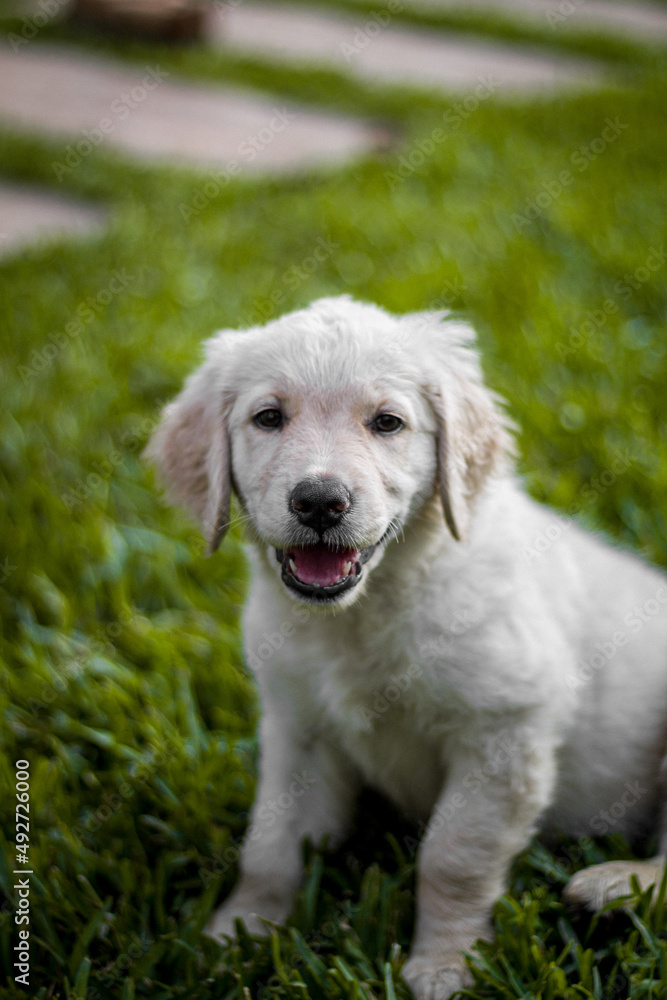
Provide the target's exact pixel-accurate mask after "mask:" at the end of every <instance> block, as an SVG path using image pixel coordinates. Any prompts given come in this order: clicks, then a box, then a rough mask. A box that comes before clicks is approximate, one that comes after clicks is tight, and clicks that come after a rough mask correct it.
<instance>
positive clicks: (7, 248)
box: [0, 183, 107, 257]
mask: <svg viewBox="0 0 667 1000" xmlns="http://www.w3.org/2000/svg"><path fill="white" fill-rule="evenodd" d="M106 214H107V213H106V212H105V211H104V210H103V209H100V208H95V207H93V206H91V205H87V204H86V203H85V202H79V201H74V200H73V199H69V198H60V197H59V196H58V195H56V194H52V193H51V192H49V191H43V190H41V189H40V188H31V187H27V186H24V185H19V184H7V183H0V257H9V256H11V255H13V254H15V253H16V252H18V251H19V250H20V249H21V248H22V247H23V246H26V245H28V244H30V243H35V242H40V241H42V240H48V239H51V238H54V237H59V236H62V235H64V234H65V235H71V236H87V235H89V234H91V233H96V232H100V231H101V230H102V229H103V228H104V224H105V221H106Z"/></svg>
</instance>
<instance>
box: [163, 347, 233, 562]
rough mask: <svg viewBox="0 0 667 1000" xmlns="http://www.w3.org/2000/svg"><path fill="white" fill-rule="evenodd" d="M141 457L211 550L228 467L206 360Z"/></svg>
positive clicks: (217, 396)
mask: <svg viewBox="0 0 667 1000" xmlns="http://www.w3.org/2000/svg"><path fill="white" fill-rule="evenodd" d="M144 455H145V457H147V458H148V459H149V460H150V461H152V462H153V463H154V464H155V465H156V466H157V468H158V470H159V472H160V476H161V478H162V480H163V482H164V485H165V487H166V490H167V494H168V496H169V497H170V499H172V500H173V501H174V502H176V503H179V504H181V505H182V506H184V507H186V508H187V509H188V510H189V511H190V512H191V513H192V514H193V515H194V516H195V517H196V518H197V519H198V520H199V522H200V523H201V525H202V529H203V533H204V537H205V538H206V541H207V542H208V547H209V552H210V553H213V552H215V550H216V549H217V548H218V546H219V545H220V542H221V541H222V539H223V537H224V534H225V531H226V530H227V525H228V521H229V501H230V493H231V471H230V446H229V436H228V433H227V426H226V413H225V406H224V396H223V393H222V392H221V391H220V390H219V389H217V387H216V385H215V371H214V368H213V366H212V365H211V362H208V363H206V364H204V365H203V366H202V367H201V368H200V369H199V370H198V371H196V372H195V373H194V374H193V375H191V376H190V378H189V379H188V381H187V382H186V384H185V388H184V389H183V391H182V392H181V394H180V395H179V396H177V398H176V399H175V400H174V401H173V402H172V403H169V404H168V405H167V406H166V407H165V408H164V410H163V411H162V420H161V422H160V424H159V426H158V428H157V430H156V431H155V433H154V434H153V437H152V438H151V440H150V442H149V443H148V446H147V448H146V450H145V452H144Z"/></svg>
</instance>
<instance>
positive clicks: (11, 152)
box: [0, 0, 667, 1000]
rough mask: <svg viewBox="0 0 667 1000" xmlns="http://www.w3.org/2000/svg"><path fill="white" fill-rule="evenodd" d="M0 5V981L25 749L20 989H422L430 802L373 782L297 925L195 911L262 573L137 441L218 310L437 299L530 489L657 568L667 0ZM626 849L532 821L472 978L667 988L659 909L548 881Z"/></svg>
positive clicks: (240, 321)
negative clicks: (414, 969) (403, 797)
mask: <svg viewBox="0 0 667 1000" xmlns="http://www.w3.org/2000/svg"><path fill="white" fill-rule="evenodd" d="M0 24H1V25H2V28H3V35H4V40H3V42H2V45H1V46H0V133H1V135H2V142H1V143H0V309H1V310H2V325H1V327H0V331H1V332H0V336H1V337H2V348H3V349H2V369H3V380H2V393H1V395H0V411H1V413H2V435H1V439H0V476H1V477H2V499H1V504H2V507H1V510H2V532H1V535H0V537H1V539H2V542H1V544H2V552H1V553H0V601H1V607H2V635H1V639H0V642H1V644H2V645H1V655H2V666H1V669H2V672H3V684H2V688H1V693H0V698H1V699H2V708H3V715H4V719H5V722H4V726H3V728H2V734H1V737H0V739H1V741H2V746H1V752H0V773H1V774H2V781H3V789H4V791H5V792H6V793H7V794H3V796H2V805H1V807H0V808H2V824H1V828H2V833H3V845H2V856H1V857H2V861H1V863H0V887H1V888H2V890H3V895H2V906H1V912H0V962H1V963H2V977H3V978H2V985H0V994H1V995H2V996H7V997H19V996H25V995H26V988H24V987H21V986H19V985H17V984H16V983H15V981H14V977H15V975H16V970H15V969H13V962H14V952H13V950H12V949H13V948H14V946H15V944H16V934H17V927H16V925H15V923H14V911H15V907H16V896H15V893H14V890H13V888H12V886H13V884H14V882H13V880H14V876H13V874H12V872H13V870H14V869H15V867H16V852H15V848H14V846H13V845H14V842H15V827H14V811H13V804H14V784H15V762H16V760H18V759H24V760H25V759H27V760H28V761H29V764H30V768H29V770H30V795H31V810H32V811H31V817H30V818H31V829H30V865H31V869H32V871H33V874H32V875H31V876H30V877H31V923H30V930H31V939H30V940H31V966H32V975H31V979H30V986H29V988H27V992H28V993H29V995H34V996H38V997H43V998H45V1000H46V998H51V997H77V998H83V997H89V998H94V1000H98V998H106V997H119V998H120V997H122V998H124V1000H130V998H132V997H134V996H137V997H139V996H141V997H152V998H155V1000H157V998H158V997H160V998H172V997H180V996H187V997H203V998H209V997H229V998H232V997H243V998H244V1000H249V998H256V997H261V998H262V1000H264V998H268V997H288V998H297V997H298V998H304V997H306V998H307V997H313V998H315V1000H317V998H324V1000H338V998H341V1000H342V998H356V1000H358V998H361V997H363V998H367V1000H371V998H373V997H378V998H379V997H386V998H388V1000H391V998H392V997H394V996H396V997H399V998H407V997H408V992H407V990H406V988H405V987H404V986H403V984H402V981H401V980H400V975H399V970H400V966H401V963H402V961H403V958H404V955H405V949H406V946H407V942H408V941H409V936H410V928H411V920H412V911H411V906H412V903H411V899H412V892H411V890H412V884H413V883H412V879H413V875H414V870H413V869H414V844H415V840H414V831H410V830H409V829H407V828H406V827H405V825H404V824H403V823H402V821H401V820H400V819H399V818H397V817H394V816H393V815H391V814H387V813H386V812H385V811H384V810H385V807H384V806H383V805H381V804H380V803H378V802H374V803H373V807H372V808H371V809H370V815H371V816H372V819H371V820H366V821H364V823H363V824H361V827H362V828H361V829H360V831H359V833H358V835H357V839H356V840H355V841H354V842H353V845H352V846H351V847H348V848H346V850H345V851H344V852H343V853H342V854H341V855H340V856H339V857H337V858H336V859H335V860H334V861H333V862H332V861H331V860H330V859H329V858H328V857H327V856H326V855H324V856H323V855H321V854H319V853H318V852H316V851H310V852H309V854H308V877H307V881H306V887H305V889H304V892H303V893H302V895H301V896H300V898H299V902H298V905H297V909H296V911H295V917H294V925H293V928H292V930H291V931H290V930H285V929H280V930H277V931H276V934H275V936H274V940H273V942H272V944H266V943H260V942H255V941H252V940H251V939H249V938H248V937H247V936H244V935H243V934H241V936H240V938H239V939H238V940H237V941H236V942H234V943H233V944H232V945H230V947H229V948H228V949H226V950H225V951H224V952H221V950H220V949H219V948H218V947H217V946H216V945H214V944H212V943H211V942H206V941H205V940H203V939H202V937H201V928H202V926H203V925H204V923H205V922H206V919H207V916H208V914H209V912H210V910H211V908H212V907H213V905H214V902H215V900H216V899H219V898H220V897H221V896H222V895H223V894H224V893H225V892H226V891H228V889H229V887H230V886H231V884H232V883H233V880H234V877H235V872H236V865H237V862H238V846H239V844H240V841H241V837H242V834H243V830H244V828H245V825H246V823H247V810H248V808H249V805H250V803H251V801H252V795H253V786H254V780H255V777H254V776H255V764H256V761H255V740H254V731H255V723H256V716H257V705H256V700H255V694H254V686H253V683H252V681H251V679H250V677H249V675H248V672H247V670H246V668H245V666H244V665H243V662H242V656H241V649H240V630H239V610H240V608H241V606H242V603H243V599H244V592H245V580H246V575H245V574H246V569H245V562H244V556H243V551H242V546H241V538H240V535H238V534H232V535H231V537H228V538H227V540H226V541H225V543H224V546H223V547H222V550H221V551H220V552H219V553H218V554H216V556H215V557H214V558H211V559H206V558H205V557H204V555H203V547H202V543H201V541H200V539H199V537H198V534H197V531H196V529H195V527H194V525H192V524H190V523H189V522H188V521H187V520H186V519H185V517H184V516H183V515H182V514H180V513H178V512H176V511H174V510H171V509H168V508H167V507H166V506H164V504H163V503H162V501H161V499H160V494H159V490H157V488H156V486H155V483H154V481H153V479H152V476H151V474H150V473H149V471H148V470H147V469H146V468H145V466H144V464H143V462H142V460H141V452H142V450H143V448H144V446H145V444H146V443H147V440H148V438H149V436H150V434H151V432H152V430H153V429H154V427H155V426H156V423H157V421H158V417H159V412H160V409H161V408H162V406H163V405H164V404H165V402H167V401H168V400H169V399H170V398H171V397H173V395H174V394H175V393H176V392H177V391H178V389H179V388H180V386H181V384H182V382H183V379H184V377H185V376H186V375H187V374H188V373H189V372H190V371H192V370H193V369H194V368H195V367H196V366H197V364H198V363H199V359H200V356H201V353H200V344H201V341H202V340H203V339H204V338H206V337H208V336H210V335H211V334H212V333H213V332H214V331H215V330H217V329H221V328H223V327H241V326H250V325H255V324H258V323H263V322H265V321H266V320H268V319H271V318H272V317H274V316H277V315H280V314H281V313H283V312H286V311H289V310H291V309H293V308H296V307H298V306H303V305H305V304H307V303H308V302H310V301H311V300H312V299H314V298H317V297H319V296H322V295H336V294H341V293H349V294H351V295H353V296H355V297H358V298H361V299H368V300H372V301H374V302H377V303H379V304H381V305H383V306H385V307H387V308H388V309H390V310H394V311H396V312H403V311H409V310H416V309H425V308H433V309H455V310H458V311H461V312H463V313H464V314H465V315H466V316H467V317H468V318H469V319H470V320H471V321H472V322H473V323H474V325H475V326H476V328H477V330H478V331H479V338H480V343H481V347H482V352H483V357H484V364H485V370H486V374H487V378H488V380H489V382H490V383H491V384H492V385H493V386H494V388H495V389H496V390H498V391H499V392H500V393H502V394H503V396H505V398H506V399H507V401H508V405H509V410H510V412H511V414H512V416H513V417H514V418H515V419H516V420H517V422H518V423H519V425H520V427H521V432H520V437H519V450H520V456H521V458H520V468H521V473H522V476H523V478H524V481H525V484H526V487H527V489H529V490H530V492H531V493H532V494H533V495H534V496H535V497H536V498H537V499H539V500H541V501H545V502H548V503H550V504H552V505H554V506H555V507H557V508H559V509H561V510H563V511H566V512H568V513H570V514H573V515H574V516H576V517H578V518H579V520H581V521H583V522H584V523H585V524H587V525H588V526H589V527H593V528H594V529H595V530H600V531H604V532H606V533H607V534H608V535H610V536H611V537H612V538H614V539H616V540H617V541H618V542H619V543H620V544H623V545H625V546H629V547H631V548H633V549H635V550H636V551H639V552H640V553H642V554H643V555H644V556H645V557H646V558H648V559H651V560H652V561H655V562H657V563H660V564H662V565H667V545H666V543H665V539H666V537H667V512H666V505H665V497H666V496H667V456H666V453H665V441H666V440H667V393H666V390H667V357H666V352H667V342H666V337H665V310H666V306H667V266H666V264H667V257H666V256H665V253H666V251H665V244H666V243H667V240H666V239H665V237H666V233H665V203H666V199H667V176H666V173H665V160H666V158H667V144H666V137H667V121H666V118H665V106H666V96H667V95H666V88H665V81H666V76H667V73H666V64H665V52H666V49H667V4H664V3H662V2H657V0H656V2H653V3H648V2H647V3H633V2H631V0H625V2H615V0H474V2H467V3H465V2H463V0H459V2H455V0H453V2H450V0H291V2H289V3H282V2H280V0H272V2H265V0H210V2H205V0H202V2H201V3H195V2H187V0H162V2H159V0H136V2H132V0H79V2H76V3H70V2H66V0H36V2H32V0H31V2H26V3H18V2H17V3H10V2H9V0H3V2H2V4H1V5H0ZM544 544H557V540H554V539H545V540H537V549H539V546H541V545H544ZM537 549H536V552H535V553H527V554H526V557H527V558H535V557H539V551H537ZM387 831H389V833H388V832H387ZM625 850H626V848H625V846H624V845H622V844H619V843H618V842H617V841H615V840H614V838H606V839H604V840H603V841H595V842H593V841H590V840H588V838H585V843H580V844H572V843H565V844H563V845H562V846H561V848H560V849H559V852H557V853H556V855H551V854H549V853H548V852H547V851H546V850H545V849H544V848H543V847H541V846H540V845H539V844H538V843H537V842H536V843H535V844H534V845H533V848H532V849H531V851H529V852H528V854H527V855H526V856H525V857H524V858H523V859H522V861H521V863H520V864H519V865H518V866H517V869H516V872H515V874H514V879H513V882H512V888H511V890H510V892H509V893H508V895H507V897H505V898H504V901H503V902H502V903H501V904H499V907H498V911H497V913H496V927H497V930H498V937H497V940H496V942H495V943H494V944H492V945H489V946H485V947H484V948H482V950H481V951H480V952H479V953H477V954H476V956H475V961H476V970H477V971H476V972H475V988H474V991H472V992H471V994H470V995H471V996H474V997H479V998H481V997H491V996H506V997H515V996H516V997H519V996H531V997H533V996H534V997H561V996H562V997H568V998H574V997H578V998H580V997H593V996H595V997H604V998H605V1000H613V998H615V997H618V998H621V997H626V996H630V995H631V996H633V997H634V996H637V997H639V996H642V997H643V996H652V997H656V998H657V997H665V996H667V983H666V981H665V978H664V962H665V961H666V959H665V947H666V945H665V941H664V933H663V929H662V926H661V925H660V921H659V920H658V923H657V924H656V923H655V918H653V917H650V916H649V915H648V911H646V912H645V913H643V918H642V919H643V920H644V923H643V924H642V927H643V929H642V931H641V934H640V932H639V930H637V927H638V925H637V923H636V920H635V922H634V923H633V922H631V920H630V919H629V918H624V917H621V916H619V917H617V918H616V923H615V924H614V925H613V928H612V929H611V930H605V931H604V933H602V932H601V931H600V930H599V928H598V927H597V924H596V922H595V921H593V922H592V923H591V922H589V921H588V920H587V918H585V917H578V918H574V917H572V916H571V915H569V914H567V913H566V912H565V911H564V909H563V907H562V905H561V903H560V896H559V889H560V886H561V885H562V883H563V882H564V881H565V879H566V878H567V877H568V875H569V874H570V873H571V872H572V871H573V870H575V869H576V868H577V867H578V866H580V865H581V864H583V863H585V862H590V861H595V860H602V859H603V858H606V857H615V856H617V855H618V856H622V854H623V852H624V851H625ZM642 912H643V911H642ZM636 919H639V917H637V918H636ZM652 920H653V921H654V922H653V923H651V921H652ZM660 956H662V962H663V966H662V969H663V971H662V972H661V966H660ZM220 961H222V971H221V972H220V973H219V974H218V975H217V976H216V977H213V969H214V967H215V963H216V962H220Z"/></svg>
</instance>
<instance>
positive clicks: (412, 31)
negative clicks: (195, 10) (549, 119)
mask: <svg viewBox="0 0 667 1000" xmlns="http://www.w3.org/2000/svg"><path fill="white" fill-rule="evenodd" d="M555 2H557V0H555ZM210 37H211V39H212V41H213V42H215V43H216V44H219V45H224V46H226V47H229V48H231V49H233V50H238V51H244V52H253V53H258V54H267V55H270V56H271V57H272V58H276V59H286V60H295V59H300V60H308V61H316V62H318V63H319V64H320V65H321V64H322V63H326V64H328V65H331V66H335V67H337V68H338V69H342V70H345V71H348V72H350V73H353V74H357V75H359V76H361V77H364V78H367V79H371V80H381V81H384V82H389V83H406V82H407V83H411V84H415V85H419V86H437V87H440V88H445V89H449V90H456V91H465V90H468V89H470V88H474V87H475V86H476V85H478V84H479V82H480V78H484V79H488V78H492V79H493V80H494V81H495V87H494V91H498V92H502V93H507V94H509V93H512V94H516V93H517V92H521V93H523V92H526V91H529V92H535V91H545V90H546V91H552V90H554V89H556V88H562V87H586V86H591V85H599V83H600V82H601V80H602V74H601V70H600V67H599V65H598V64H597V63H596V62H595V61H593V60H587V59H583V58H574V57H567V56H560V55H558V54H552V53H547V52H543V51H541V52H537V51H536V50H527V49H526V47H525V46H523V47H522V46H519V45H510V44H504V43H502V42H494V41H491V40H487V39H482V38H478V39H477V38H476V39H473V38H471V37H470V36H463V35H447V34H446V33H444V32H434V31H429V30H427V29H417V28H409V27H406V26H404V25H403V26H401V25H399V24H398V23H392V20H391V18H390V17H389V20H388V21H385V22H384V23H383V24H381V23H380V22H379V20H378V18H377V17H376V16H371V17H366V18H364V17H359V18H351V17H349V16H348V15H339V14H337V13H336V12H330V11H328V10H327V11H324V10H315V9H307V8H304V7H301V6H296V5H295V6H284V5H282V4H281V5H279V6H273V5H272V4H270V3H262V2H261V0H257V2H255V0H244V2H243V3H242V4H240V5H238V6H233V7H231V6H230V7H227V6H225V7H224V8H219V9H218V11H217V13H216V14H215V15H214V16H213V17H212V18H211V21H210Z"/></svg>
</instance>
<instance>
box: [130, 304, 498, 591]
mask: <svg viewBox="0 0 667 1000" xmlns="http://www.w3.org/2000/svg"><path fill="white" fill-rule="evenodd" d="M443 318H444V317H443V314H441V313H437V314H436V313H418V314H413V315H409V316H404V317H395V316H391V315H389V314H388V313H386V312H384V311H383V310H381V309H379V308H378V307H376V306H372V305H365V304H361V303H357V302H353V301H352V300H350V299H349V298H348V297H342V298H337V299H321V300H320V301H318V302H315V303H313V304H312V305H311V306H310V307H309V308H307V309H304V310H302V311H299V312H296V313H292V314H291V315H288V316H284V317H283V318H281V319H279V320H276V321H274V322H272V323H270V324H268V326H266V327H263V328H253V329H250V330H247V331H238V332H235V331H223V332H222V333H219V334H218V335H217V336H215V337H214V338H213V339H212V340H210V341H208V343H207V345H206V347H207V359H206V361H205V363H204V364H203V365H202V367H201V368H200V369H199V370H198V371H197V372H195V374H194V375H192V376H191V377H190V379H189V380H188V382H187V383H186V386H185V388H184V389H183V392H182V393H181V395H180V396H179V397H178V398H177V399H176V400H175V402H173V403H171V404H170V405H169V406H168V407H167V408H166V409H165V411H164V415H163V420H162V423H161V425H160V426H159V428H158V430H157V431H156V434H155V436H154V438H153V440H152V441H151V443H150V445H149V448H148V453H149V455H150V457H151V458H152V459H153V460H154V461H155V462H156V464H157V465H158V467H159V468H160V470H161V472H162V476H163V478H164V480H165V482H166V485H167V488H168V490H169V492H170V493H171V495H172V496H173V498H174V499H175V500H177V501H178V502H180V503H182V504H183V505H185V506H186V507H188V508H189V509H190V510H191V512H192V513H193V514H194V515H195V516H196V517H197V518H198V519H199V520H200V522H201V524H202V526H203V530H204V533H205V535H206V537H207V539H208V542H209V545H210V548H211V551H213V550H215V549H216V548H217V546H218V545H219V543H220V541H221V539H222V537H223V535H224V533H225V530H226V528H227V525H228V522H229V498H230V493H231V490H232V485H233V488H234V490H235V492H236V494H237V496H238V499H239V501H240V503H241V505H242V507H243V509H244V513H245V514H246V515H247V521H248V524H249V526H250V529H251V534H252V535H253V538H254V540H255V542H256V543H257V544H259V545H260V546H262V547H264V548H265V550H266V551H267V552H268V554H269V558H270V561H271V563H272V565H273V566H274V567H275V572H276V577H277V579H278V580H279V581H282V583H281V585H282V586H284V587H286V588H287V590H288V591H289V593H290V594H291V595H292V596H293V597H294V598H295V599H297V600H300V601H304V602H307V603H309V604H317V605H320V606H323V607H341V606H345V605H347V604H350V603H352V601H354V600H355V599H356V598H357V597H358V596H359V594H360V593H361V592H362V591H363V589H364V586H365V584H366V580H367V578H368V576H369V575H370V574H371V573H372V571H373V569H374V568H375V566H377V564H378V563H379V562H380V561H381V559H382V556H383V553H384V550H385V548H386V546H387V545H388V544H389V543H390V542H391V540H392V539H394V538H398V537H399V535H400V531H401V529H402V527H403V526H404V525H405V524H406V523H408V522H409V521H410V520H411V519H412V518H413V517H415V516H416V515H418V514H419V512H420V510H421V509H423V508H424V507H426V505H427V504H429V503H430V501H431V500H432V498H433V497H434V495H435V494H436V493H439V495H440V498H441V501H442V509H443V514H444V518H445V520H446V523H447V525H448V527H449V530H450V532H451V534H452V536H453V537H454V538H455V539H457V540H461V539H463V538H465V536H466V533H467V528H468V523H469V519H470V516H471V512H472V509H473V504H474V500H475V497H476V495H477V494H478V493H479V491H480V490H481V489H482V486H483V484H484V482H485V481H486V479H487V478H488V477H489V476H490V475H491V474H492V473H493V472H494V471H495V470H496V469H497V467H498V466H499V464H500V462H501V460H502V458H503V456H504V455H505V454H506V453H507V452H508V444H509V435H508V433H507V431H506V429H505V425H504V421H503V417H502V414H501V411H500V409H499V408H498V406H497V404H496V401H495V399H494V397H493V396H492V394H491V393H490V392H489V391H488V390H487V389H486V388H485V387H484V386H483V383H482V380H481V374H480V369H479V363H478V360H477V356H476V354H475V352H474V350H473V349H472V341H473V334H472V333H471V331H470V330H469V328H468V327H466V326H465V325H463V324H462V323H459V322H455V321H453V320H446V321H444V322H443Z"/></svg>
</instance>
